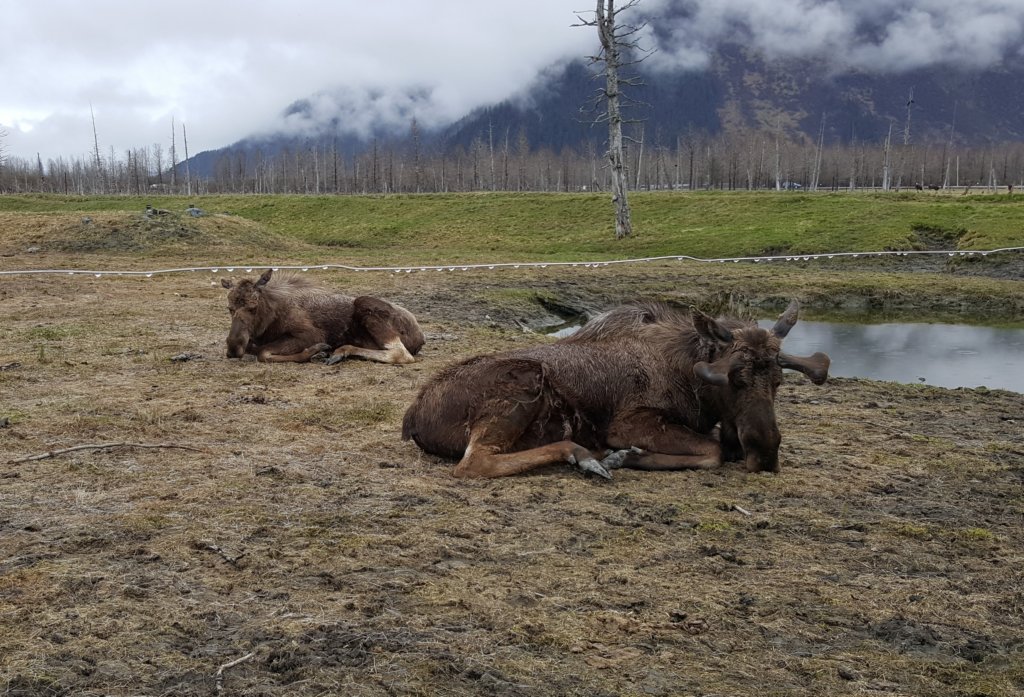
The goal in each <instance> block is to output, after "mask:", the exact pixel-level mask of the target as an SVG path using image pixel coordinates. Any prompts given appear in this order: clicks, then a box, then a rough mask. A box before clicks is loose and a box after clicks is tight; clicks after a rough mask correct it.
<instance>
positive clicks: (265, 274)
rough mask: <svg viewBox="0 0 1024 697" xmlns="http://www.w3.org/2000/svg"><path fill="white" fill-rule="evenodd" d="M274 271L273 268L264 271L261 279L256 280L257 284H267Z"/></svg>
mask: <svg viewBox="0 0 1024 697" xmlns="http://www.w3.org/2000/svg"><path fill="white" fill-rule="evenodd" d="M273 273H274V270H273V269H267V270H266V271H264V272H263V275H262V276H260V280H258V281H256V285H257V286H265V285H267V281H269V280H270V276H271V275H272V274H273Z"/></svg>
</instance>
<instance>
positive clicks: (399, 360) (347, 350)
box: [327, 295, 416, 365]
mask: <svg viewBox="0 0 1024 697" xmlns="http://www.w3.org/2000/svg"><path fill="white" fill-rule="evenodd" d="M353 305H354V307H353V311H352V323H353V325H356V326H357V327H358V330H357V331H356V332H354V333H355V334H356V336H358V337H359V340H353V341H352V343H349V344H345V345H344V346H339V347H338V348H337V349H335V351H334V354H333V355H332V356H331V357H330V358H329V359H328V361H327V363H328V365H333V364H335V363H337V362H339V361H341V360H343V359H345V358H349V357H355V358H364V359H366V360H368V361H377V362H378V363H396V364H399V365H404V364H406V363H415V362H416V359H415V358H414V357H413V355H412V354H411V353H410V352H409V349H408V348H407V347H406V346H405V344H404V343H402V336H401V334H399V331H398V326H400V322H401V319H402V318H401V316H400V315H399V313H398V311H397V310H396V309H395V308H394V306H392V305H391V304H390V303H388V302H387V301H385V300H381V299H380V298H374V297H372V296H365V295H364V296H360V297H358V298H356V299H355V301H354V304H353Z"/></svg>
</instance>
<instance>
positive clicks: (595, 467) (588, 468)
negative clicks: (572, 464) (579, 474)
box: [576, 457, 612, 479]
mask: <svg viewBox="0 0 1024 697" xmlns="http://www.w3.org/2000/svg"><path fill="white" fill-rule="evenodd" d="M576 466H577V467H579V468H580V469H581V470H583V471H584V472H590V473H591V474H596V475H597V476H599V477H604V478H605V479H611V478H612V474H611V472H609V471H608V470H606V469H605V468H604V466H603V465H602V464H601V463H600V462H598V461H597V460H595V459H594V458H592V457H585V458H583V459H582V460H578V461H577V462H576Z"/></svg>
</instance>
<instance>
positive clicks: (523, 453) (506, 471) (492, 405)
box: [454, 364, 611, 479]
mask: <svg viewBox="0 0 1024 697" xmlns="http://www.w3.org/2000/svg"><path fill="white" fill-rule="evenodd" d="M505 370H506V373H505V375H504V376H502V378H501V379H500V380H498V381H495V383H493V384H492V386H491V390H492V391H493V392H492V394H490V395H489V398H488V399H487V401H486V402H485V403H484V405H483V406H482V407H481V408H480V410H479V411H477V413H476V415H475V417H474V419H473V422H472V424H471V425H470V433H469V444H468V445H467V446H466V450H465V452H464V453H463V456H462V459H461V460H460V461H459V462H458V464H456V465H455V471H454V474H455V476H456V477H507V476H509V475H513V474H520V473H522V472H527V471H529V470H532V469H536V468H537V467H543V466H544V465H553V464H558V463H561V462H567V463H569V464H573V465H577V466H579V467H580V468H581V469H583V470H585V471H588V472H592V473H594V474H597V475H599V476H602V477H605V478H608V479H610V478H611V475H610V474H609V473H608V470H607V469H606V468H605V467H603V466H602V465H601V463H599V462H598V461H597V460H596V459H595V457H594V455H593V453H591V452H590V451H589V450H587V449H586V448H584V447H583V446H581V445H578V444H576V443H574V442H572V441H571V440H561V441H557V442H553V443H546V444H543V445H540V446H538V447H534V448H528V449H526V450H519V451H515V452H509V450H510V449H511V448H513V447H514V446H515V444H516V443H517V442H519V441H520V439H521V438H522V436H523V434H524V433H526V431H527V429H529V428H531V427H532V426H535V425H536V423H537V421H538V419H543V418H544V417H543V415H542V412H543V411H544V409H545V399H544V397H545V395H544V390H545V389H547V388H546V387H545V385H544V377H543V370H542V368H541V367H540V366H539V365H537V364H530V365H522V364H520V365H507V366H506V367H505Z"/></svg>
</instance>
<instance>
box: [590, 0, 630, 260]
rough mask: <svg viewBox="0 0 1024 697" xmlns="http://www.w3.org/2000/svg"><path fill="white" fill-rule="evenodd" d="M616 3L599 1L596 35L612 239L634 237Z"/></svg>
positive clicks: (606, 0)
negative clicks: (601, 69)
mask: <svg viewBox="0 0 1024 697" xmlns="http://www.w3.org/2000/svg"><path fill="white" fill-rule="evenodd" d="M616 14H617V11H616V10H615V0H598V2H597V32H598V36H599V37H600V39H601V52H602V54H603V56H604V76H605V88H604V90H605V92H604V93H605V98H606V99H607V102H608V165H609V166H610V167H611V180H612V181H611V184H612V203H614V204H615V239H619V240H620V239H622V238H623V237H629V236H630V235H632V234H633V218H632V214H631V213H630V210H629V199H628V194H627V189H628V186H627V180H626V168H625V164H624V160H625V157H624V154H623V143H622V111H621V106H620V104H619V67H620V65H621V64H622V55H621V50H622V47H621V46H620V45H619V40H618V37H617V36H616V33H615V19H616Z"/></svg>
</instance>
